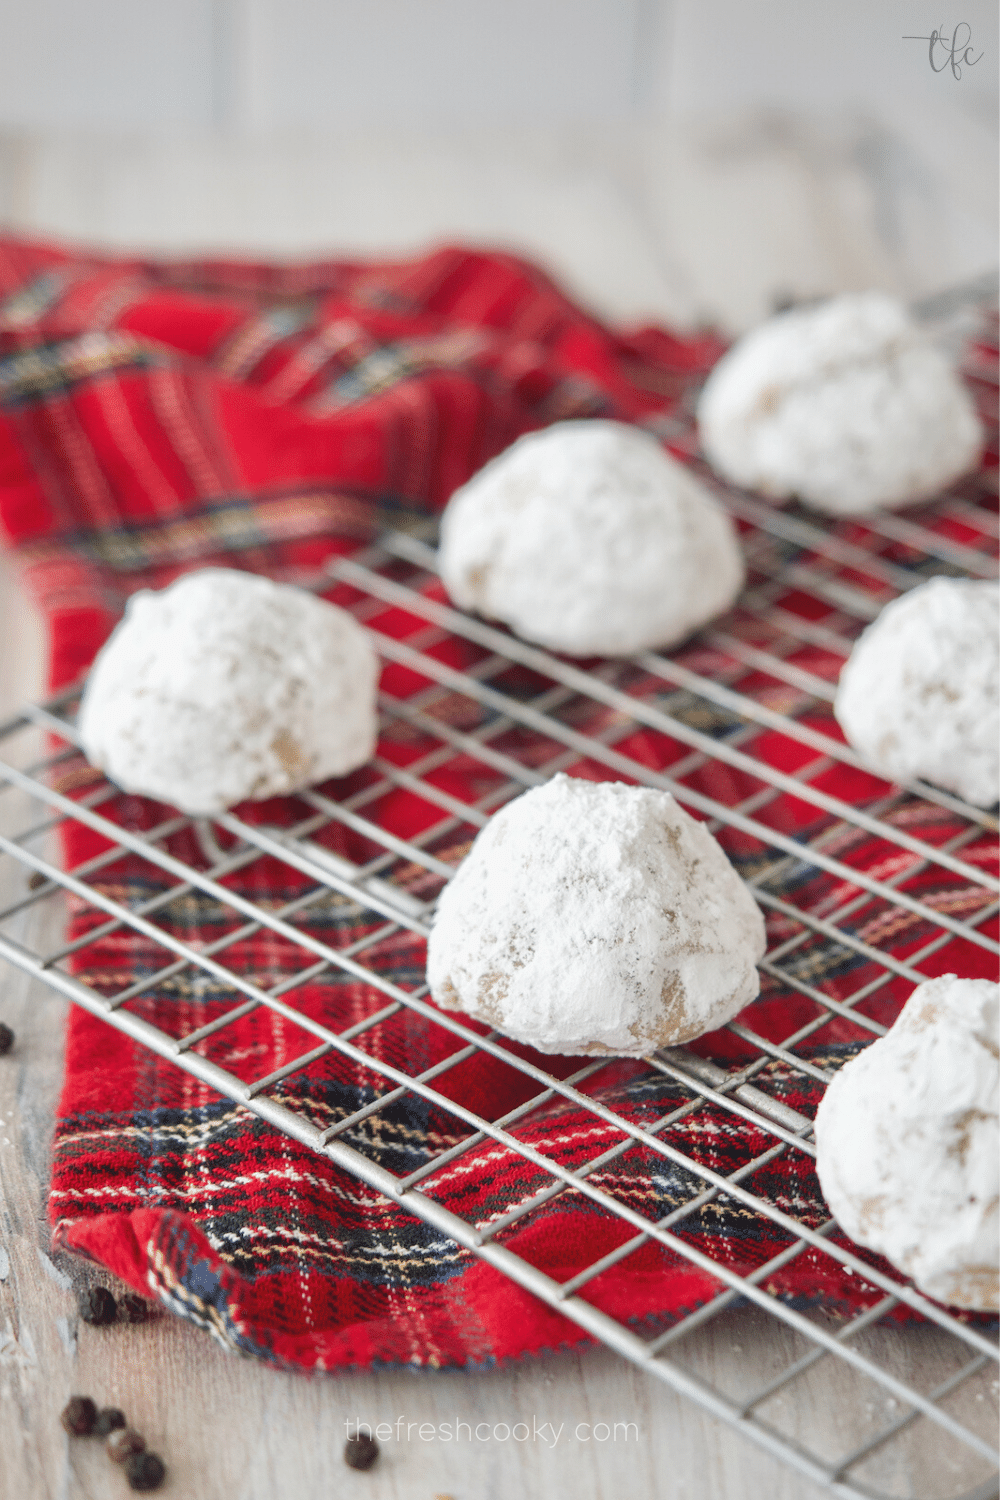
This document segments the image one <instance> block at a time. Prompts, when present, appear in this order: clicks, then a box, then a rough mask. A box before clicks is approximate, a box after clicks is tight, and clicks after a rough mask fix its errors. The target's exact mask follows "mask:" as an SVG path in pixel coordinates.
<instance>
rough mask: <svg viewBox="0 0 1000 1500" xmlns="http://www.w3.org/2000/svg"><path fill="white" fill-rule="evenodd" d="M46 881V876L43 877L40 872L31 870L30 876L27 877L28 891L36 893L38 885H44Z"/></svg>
mask: <svg viewBox="0 0 1000 1500" xmlns="http://www.w3.org/2000/svg"><path fill="white" fill-rule="evenodd" d="M47 879H48V876H47V875H43V874H42V872H41V870H32V872H31V874H30V875H29V876H28V886H29V889H31V890H33V891H37V890H38V887H39V886H40V885H44V884H45V882H46V880H47Z"/></svg>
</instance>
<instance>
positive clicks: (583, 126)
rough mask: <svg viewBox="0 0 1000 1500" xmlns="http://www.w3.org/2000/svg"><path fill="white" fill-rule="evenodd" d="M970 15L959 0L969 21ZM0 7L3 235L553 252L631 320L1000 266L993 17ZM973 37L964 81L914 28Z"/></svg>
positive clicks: (894, 6)
mask: <svg viewBox="0 0 1000 1500" xmlns="http://www.w3.org/2000/svg"><path fill="white" fill-rule="evenodd" d="M956 3H959V0H956ZM960 3H961V11H960V13H959V12H957V13H956V14H955V16H950V15H947V14H943V13H941V10H940V3H939V0H162V3H150V0H0V224H3V223H7V224H9V225H12V226H13V227H16V228H18V229H23V230H27V231H36V232H43V233H51V234H56V235H62V236H66V237H69V238H78V239H85V240H94V241H105V242H109V243H112V244H126V245H142V246H146V247H150V248H153V249H163V250H182V249H184V250H186V249H193V248H201V247H204V248H225V249H228V250H233V251H246V252H248V253H253V252H260V253H274V254H283V255H305V254H310V253H320V254H323V253H349V254H354V253H378V252H380V251H382V252H395V251H398V250H405V251H409V250H411V249H419V248H421V247H423V246H426V245H427V244H428V243H429V242H433V241H435V240H438V241H439V240H442V239H448V238H464V239H471V240H475V241H479V242H491V243H495V242H498V241H499V242H502V243H504V244H506V245H509V246H511V247H513V248H515V249H521V250H523V251H524V252H525V253H528V254H530V255H533V256H535V257H537V258H540V259H542V260H543V261H545V262H546V263H547V264H548V265H549V266H550V267H551V269H552V270H553V271H555V273H556V274H557V275H559V276H560V277H562V279H563V280H565V281H566V283H567V285H568V286H569V288H570V289H571V290H573V291H575V292H576V293H577V294H578V295H579V296H581V297H583V298H584V299H585V300H587V301H588V302H590V303H591V304H592V305H593V306H594V307H595V308H596V309H597V310H598V311H602V312H604V313H606V314H607V315H610V316H612V317H616V318H626V319H632V318H637V317H646V316H652V317H654V318H657V319H659V320H663V321H679V322H690V321H693V320H697V319H700V318H703V317H708V318H712V319H715V320H716V321H719V322H721V323H722V324H723V325H726V326H729V327H731V328H734V329H736V328H739V327H741V326H745V325H746V324H748V323H750V322H752V321H753V320H755V319H756V318H759V317H760V316H761V315H762V314H763V313H765V312H766V311H767V309H768V306H769V304H770V301H771V299H772V297H773V296H774V295H775V294H776V293H778V292H782V293H792V294H795V293H798V294H813V293H817V292H832V291H837V290H847V289H851V288H857V287H859V286H866V285H880V286H885V287H887V288H890V289H893V290H898V291H900V292H902V293H903V294H904V295H917V294H920V293H922V292H925V291H930V290H932V289H934V288H935V287H936V286H939V285H942V284H946V283H948V282H953V281H957V280H960V279H962V278H964V277H967V276H969V275H972V274H975V273H977V272H980V271H982V270H984V269H986V268H987V267H988V266H989V265H990V264H992V263H995V260H996V253H997V252H996V215H997V209H996V198H997V131H996V60H997V50H998V44H997V13H996V6H995V0H960ZM959 19H961V20H964V21H965V22H966V24H967V25H968V26H969V27H970V31H971V36H972V41H973V47H974V54H976V55H978V54H979V53H980V52H981V53H982V54H983V56H982V59H981V61H979V62H978V63H977V64H976V65H975V66H974V67H971V68H970V67H966V68H965V69H964V70H963V76H962V78H961V79H956V78H954V77H953V76H952V75H951V73H950V71H949V70H946V71H944V72H942V73H934V72H932V71H931V69H930V67H929V66H928V61H927V55H926V45H925V44H923V43H920V42H908V41H904V40H903V37H904V35H905V34H907V33H918V34H920V33H928V32H929V31H930V30H931V28H932V27H935V26H937V27H941V26H942V25H944V26H946V27H947V28H950V27H951V26H952V25H953V24H956V23H957V21H958V20H959Z"/></svg>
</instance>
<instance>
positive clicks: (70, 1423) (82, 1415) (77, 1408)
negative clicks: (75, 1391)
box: [59, 1396, 97, 1437]
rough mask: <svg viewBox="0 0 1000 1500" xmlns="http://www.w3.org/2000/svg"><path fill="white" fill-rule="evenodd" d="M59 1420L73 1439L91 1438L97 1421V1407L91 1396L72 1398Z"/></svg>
mask: <svg viewBox="0 0 1000 1500" xmlns="http://www.w3.org/2000/svg"><path fill="white" fill-rule="evenodd" d="M59 1420H60V1422H61V1423H62V1424H63V1426H64V1427H65V1429H66V1431H67V1432H68V1433H70V1434H71V1435H72V1436H73V1437H89V1436H90V1434H91V1433H92V1432H93V1430H94V1423H95V1422H96V1420H97V1407H96V1406H95V1405H94V1403H93V1401H91V1399H90V1397H89V1396H70V1398H69V1400H68V1401H67V1403H66V1405H65V1406H64V1407H63V1410H62V1413H61V1415H60V1417H59Z"/></svg>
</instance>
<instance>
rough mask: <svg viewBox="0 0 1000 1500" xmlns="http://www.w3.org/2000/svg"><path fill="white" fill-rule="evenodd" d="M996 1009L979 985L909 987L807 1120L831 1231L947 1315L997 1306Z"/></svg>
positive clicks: (951, 978) (999, 1048)
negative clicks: (894, 1014) (885, 1262)
mask: <svg viewBox="0 0 1000 1500" xmlns="http://www.w3.org/2000/svg"><path fill="white" fill-rule="evenodd" d="M998 1003H1000V986H998V985H996V984H993V983H991V982H990V981H989V980H987V979H957V978H956V977H955V975H954V974H947V975H945V976H944V977H943V978H941V979H932V980H928V981H927V983H926V984H921V985H918V987H917V988H916V989H915V990H914V991H913V994H912V995H911V996H910V998H909V1000H908V1001H907V1002H906V1005H905V1006H904V1008H903V1011H902V1013H901V1014H900V1016H899V1019H898V1020H897V1022H896V1024H895V1026H893V1028H892V1030H891V1031H890V1032H889V1033H888V1035H887V1036H885V1037H882V1038H880V1039H879V1040H878V1041H877V1042H874V1043H873V1044H872V1045H871V1046H870V1047H868V1048H866V1049H865V1051H864V1052H862V1053H861V1054H860V1056H858V1057H856V1058H854V1059H853V1060H852V1061H851V1062H849V1063H847V1064H846V1066H845V1067H843V1068H842V1069H841V1070H840V1072H839V1073H838V1074H837V1075H836V1077H835V1078H834V1079H833V1081H832V1083H831V1084H830V1085H829V1087H828V1088H827V1091H826V1094H825V1095H824V1097H823V1100H822V1103H821V1104H820V1107H819V1111H818V1113H817V1115H816V1148H817V1156H816V1167H817V1171H818V1172H819V1180H820V1184H821V1186H822V1188H823V1194H824V1196H825V1198H826V1201H827V1203H828V1204H829V1205H830V1209H831V1211H832V1213H833V1215H834V1217H835V1218H836V1219H837V1222H838V1223H839V1224H840V1226H841V1228H842V1229H843V1230H844V1231H845V1233H847V1234H849V1235H850V1237H851V1238H852V1239H853V1240H856V1241H857V1242H858V1244H860V1245H867V1246H868V1247H869V1248H870V1249H872V1250H877V1251H879V1253H880V1254H882V1255H885V1256H886V1257H887V1258H888V1259H889V1260H891V1261H892V1263H893V1265H895V1266H898V1268H899V1269H900V1270H901V1271H903V1272H905V1274H906V1275H907V1276H912V1277H913V1279H914V1280H915V1281H916V1283H917V1285H918V1286H919V1287H920V1288H921V1289H922V1290H923V1291H925V1292H926V1293H927V1294H928V1296H930V1297H935V1298H937V1299H938V1301H940V1302H947V1303H949V1304H951V1305H953V1306H956V1307H974V1308H982V1309H995V1308H996V1307H997V1306H998V1300H1000V1299H998V1292H1000V1256H998V1244H1000V1210H998V1203H1000V1196H998V1195H1000V1161H998V1151H997V1128H998V1124H1000V1121H998V1093H1000V1063H998V1060H997V1059H998V1053H1000V1023H998Z"/></svg>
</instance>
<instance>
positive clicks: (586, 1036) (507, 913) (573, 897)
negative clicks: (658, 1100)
mask: <svg viewBox="0 0 1000 1500" xmlns="http://www.w3.org/2000/svg"><path fill="white" fill-rule="evenodd" d="M764 948H765V938H764V923H763V920H762V918H761V914H760V910H759V908H758V907H757V904H756V902H755V901H754V899H753V897H752V896H751V895H750V892H749V891H748V889H747V887H746V886H745V885H744V884H743V882H742V880H741V879H740V878H739V876H738V875H737V874H736V871H735V870H734V869H733V867H732V865H731V864H730V863H729V861H728V860H727V858H726V856H725V854H724V853H723V851H722V849H721V848H720V847H719V845H718V843H717V842H716V841H715V839H714V838H713V837H712V835H711V834H710V833H709V831H708V829H707V828H706V827H705V826H704V825H703V824H702V823H699V822H696V820H695V819H694V818H692V817H690V816H689V815H688V814H687V813H686V812H685V811H684V810H683V808H681V807H680V806H678V804H677V803H676V802H675V801H674V798H673V797H671V796H670V794H669V793H668V792H661V791H655V790H648V789H646V788H643V787H632V786H625V785H624V784H623V783H621V782H592V781H583V780H580V779H576V778H572V777H569V776H564V775H559V776H555V777H553V779H552V780H551V781H548V782H546V783H545V784H544V785H543V786H540V787H535V788H534V789H533V790H531V791H529V792H525V793H524V795H523V796H521V797H518V798H516V800H515V801H513V802H510V803H508V804H507V806H506V807H504V808H503V809H502V810H501V811H500V812H498V813H497V814H496V815H495V816H494V817H493V818H492V819H491V820H490V822H489V823H488V824H487V825H486V827H485V828H484V829H483V830H482V832H481V833H480V834H479V835H478V836H477V838H476V840H475V843H474V844H473V846H472V849H471V851H470V853H469V855H468V856H467V858H466V859H465V860H464V862H463V863H462V865H461V866H460V867H459V870H458V872H457V874H456V875H455V877H454V878H453V880H452V881H451V883H450V885H448V886H447V887H446V888H445V890H444V891H443V892H442V893H441V897H440V900H439V902H438V908H437V915H436V917H435V920H434V926H433V928H432V929H431V936H430V942H429V944H428V952H427V979H428V983H429V984H430V988H431V994H432V995H433V997H434V999H435V1000H436V1001H437V1002H438V1004H440V1005H442V1006H444V1007H446V1008H447V1009H450V1010H464V1011H466V1012H467V1013H468V1014H469V1015H473V1016H476V1017H478V1018H479V1019H480V1020H482V1021H487V1022H489V1023H490V1025H493V1026H496V1027H497V1028H498V1029H499V1030H501V1031H503V1032H505V1033H506V1034H507V1035H508V1036H511V1037H515V1038H516V1039H517V1040H518V1041H521V1042H527V1043H529V1044H530V1045H531V1046H533V1047H537V1048H538V1049H539V1050H540V1051H542V1052H568V1053H578V1052H583V1053H612V1054H619V1055H623V1056H634V1057H642V1056H644V1055H646V1054H647V1053H649V1052H651V1051H653V1050H654V1049H655V1048H656V1047H662V1046H668V1045H673V1044H675V1043H679V1042H685V1041H689V1040H690V1039H691V1038H693V1037H696V1036H700V1035H701V1034H702V1032H704V1031H710V1030H712V1029H713V1028H714V1027H716V1026H721V1025H722V1023H723V1022H724V1021H726V1020H728V1019H729V1018H730V1016H733V1015H735V1014H736V1012H737V1011H739V1010H742V1008H743V1006H744V1005H747V1004H748V1003H749V1002H750V1001H751V1000H752V999H753V998H754V996H755V995H756V994H757V991H758V988H759V979H758V975H757V969H756V964H757V961H758V959H760V958H761V957H762V956H763V953H764Z"/></svg>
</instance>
